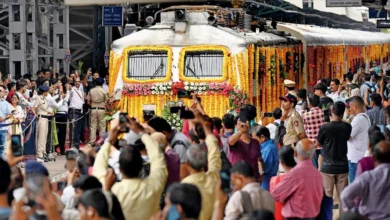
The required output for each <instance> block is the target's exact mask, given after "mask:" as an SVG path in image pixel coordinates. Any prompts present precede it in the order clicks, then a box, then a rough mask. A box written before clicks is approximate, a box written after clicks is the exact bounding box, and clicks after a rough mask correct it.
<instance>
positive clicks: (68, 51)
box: [65, 49, 72, 63]
mask: <svg viewBox="0 0 390 220" xmlns="http://www.w3.org/2000/svg"><path fill="white" fill-rule="evenodd" d="M71 59H72V55H70V50H69V49H67V50H66V52H65V61H66V62H67V63H69V62H70V60H71Z"/></svg>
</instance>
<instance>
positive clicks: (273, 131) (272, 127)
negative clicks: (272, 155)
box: [266, 119, 281, 140]
mask: <svg viewBox="0 0 390 220" xmlns="http://www.w3.org/2000/svg"><path fill="white" fill-rule="evenodd" d="M275 122H276V123H278V124H279V125H280V123H281V120H280V119H276V120H275V121H274V123H275ZM274 123H270V124H268V125H267V126H266V127H267V128H268V130H269V133H270V135H271V139H272V140H275V135H276V131H277V130H278V127H276V125H274Z"/></svg>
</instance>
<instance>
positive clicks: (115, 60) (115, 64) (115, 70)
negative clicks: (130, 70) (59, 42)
mask: <svg viewBox="0 0 390 220" xmlns="http://www.w3.org/2000/svg"><path fill="white" fill-rule="evenodd" d="M121 65H122V56H120V55H119V54H116V53H114V52H113V51H111V52H110V69H109V72H110V73H109V76H110V81H109V85H108V90H109V92H110V93H113V92H114V88H115V84H116V80H117V78H118V74H119V69H120V67H121Z"/></svg>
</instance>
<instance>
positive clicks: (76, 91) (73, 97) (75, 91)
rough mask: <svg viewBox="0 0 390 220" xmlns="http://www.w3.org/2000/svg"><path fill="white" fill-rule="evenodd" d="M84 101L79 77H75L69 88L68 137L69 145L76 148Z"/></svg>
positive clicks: (78, 141) (78, 140)
mask: <svg viewBox="0 0 390 220" xmlns="http://www.w3.org/2000/svg"><path fill="white" fill-rule="evenodd" d="M84 101H85V99H84V89H83V86H82V85H81V81H80V78H75V79H74V86H73V87H72V89H71V90H70V104H69V123H70V125H71V126H70V132H69V137H70V139H71V146H72V147H76V148H79V145H80V132H81V120H80V118H81V117H82V116H83V105H84ZM72 121H73V122H72Z"/></svg>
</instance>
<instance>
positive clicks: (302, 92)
mask: <svg viewBox="0 0 390 220" xmlns="http://www.w3.org/2000/svg"><path fill="white" fill-rule="evenodd" d="M297 96H298V97H299V98H301V99H303V100H305V99H306V97H307V90H306V89H300V90H298V92H297Z"/></svg>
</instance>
